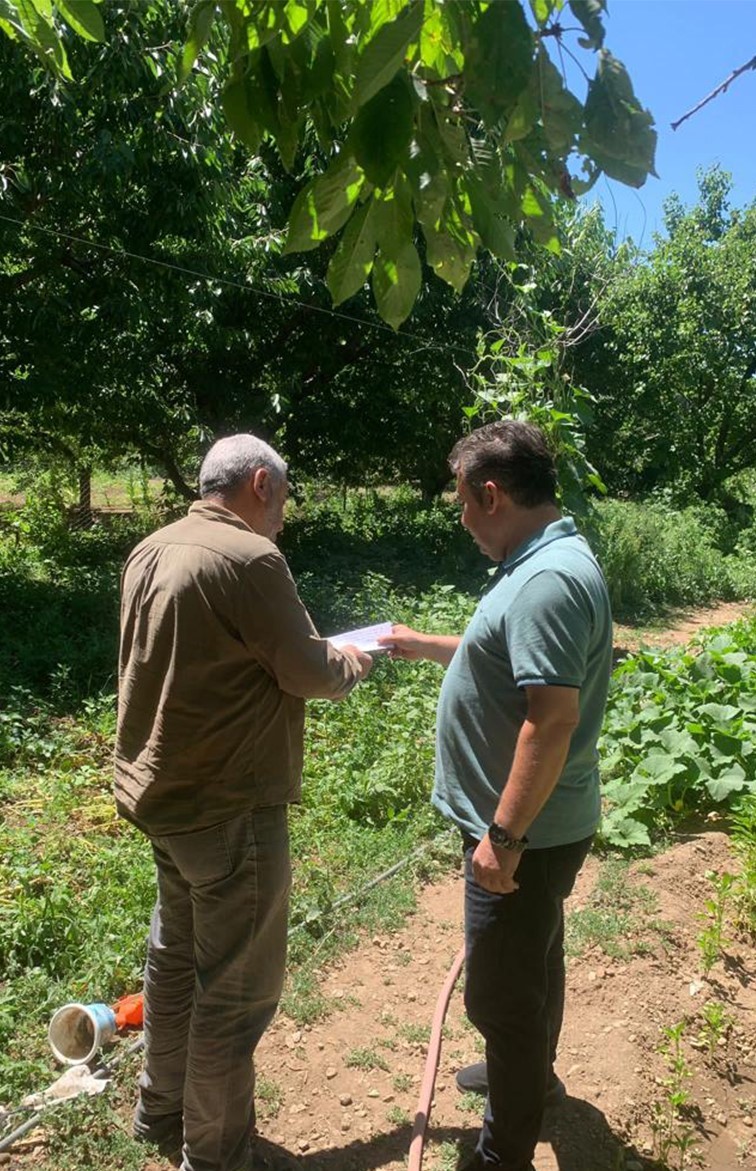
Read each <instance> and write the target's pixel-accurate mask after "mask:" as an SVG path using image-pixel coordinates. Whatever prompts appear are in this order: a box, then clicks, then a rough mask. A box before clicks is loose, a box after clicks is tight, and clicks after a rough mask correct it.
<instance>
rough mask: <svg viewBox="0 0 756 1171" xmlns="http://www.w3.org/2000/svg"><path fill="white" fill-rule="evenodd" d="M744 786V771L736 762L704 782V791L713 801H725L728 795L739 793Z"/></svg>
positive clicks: (745, 783) (745, 782)
mask: <svg viewBox="0 0 756 1171" xmlns="http://www.w3.org/2000/svg"><path fill="white" fill-rule="evenodd" d="M746 785H747V781H746V774H745V769H744V768H743V767H742V766H741V765H739V764H738V763H737V762H736V763H734V764H732V765H730V767H729V768H726V769H724V770H723V771H722V772H721V773H720V774H719V776H716V777H711V778H710V779H709V780H708V781H706V789H707V791H708V793H709V795H710V796H711V797H713V798H714V800H715V801H724V800H726V798H727V797H729V795H730V793H739V792H740V790H741V789H744V788H745V787H746Z"/></svg>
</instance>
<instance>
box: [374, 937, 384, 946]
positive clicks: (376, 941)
mask: <svg viewBox="0 0 756 1171" xmlns="http://www.w3.org/2000/svg"><path fill="white" fill-rule="evenodd" d="M373 947H383V940H382V939H379V937H378V936H377V935H374V936H373Z"/></svg>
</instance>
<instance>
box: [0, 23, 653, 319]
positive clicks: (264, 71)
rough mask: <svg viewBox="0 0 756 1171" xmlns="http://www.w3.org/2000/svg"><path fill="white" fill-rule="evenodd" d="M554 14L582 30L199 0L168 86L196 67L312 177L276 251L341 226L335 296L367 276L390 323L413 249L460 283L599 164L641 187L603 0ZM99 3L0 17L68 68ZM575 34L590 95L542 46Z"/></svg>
mask: <svg viewBox="0 0 756 1171" xmlns="http://www.w3.org/2000/svg"><path fill="white" fill-rule="evenodd" d="M114 7H115V8H117V7H118V6H114ZM137 7H138V9H139V11H141V12H143V13H149V9H150V7H151V4H150V3H145V4H143V5H140V6H137ZM567 7H568V9H569V12H570V15H571V18H572V19H573V20H574V21H575V22H576V24H577V29H575V28H572V29H569V30H568V29H567V28H566V27H565V26H564V25H563V24H562V23H561V22H560V16H561V13H562V12H563V11H566V8H565V5H564V4H563V2H562V0H530V8H529V10H527V11H526V9H525V7H524V5H523V4H521V3H520V0H457V2H456V3H448V2H445V0H376V2H375V3H371V4H365V3H364V2H363V0H286V2H280V0H256V2H253V3H249V2H248V0H198V2H197V3H195V4H194V5H193V7H192V9H191V15H190V19H189V27H188V34H187V36H186V41H185V45H184V49H183V52H182V54H181V57H180V63H179V65H178V68H177V71H176V73H177V75H176V77H175V81H176V83H177V84H179V83H182V82H183V83H185V82H186V81H187V80H188V79H189V78H190V77H191V76H192V75H193V74H194V73H195V72H196V67H197V62H199V67H200V69H201V70H202V71H204V72H206V73H207V75H208V76H209V77H210V78H211V79H212V83H213V86H214V90H213V92H214V94H215V98H216V100H217V101H218V102H219V104H220V105H221V107H222V109H223V112H224V114H225V117H226V119H227V121H228V124H229V125H230V126H231V128H232V130H233V131H234V134H235V135H236V136H237V138H238V140H239V141H240V142H242V143H243V144H244V145H245V147H246V148H247V149H248V150H249V151H250V152H251V153H253V154H255V153H256V152H258V151H259V150H260V147H261V145H262V144H263V143H264V142H265V141H266V140H270V141H273V142H274V143H275V145H276V148H277V150H278V152H279V155H280V158H281V160H282V162H283V164H284V166H285V167H286V168H287V169H288V170H291V171H293V170H295V169H296V168H300V169H301V168H302V167H303V166H304V167H305V170H309V172H310V178H309V180H308V181H307V182H306V183H305V185H304V187H303V188H302V190H301V191H300V194H299V196H298V198H297V200H296V202H295V203H294V205H293V208H292V209H291V214H290V217H289V227H288V238H287V249H288V250H289V251H292V252H299V251H307V250H310V249H313V248H317V247H318V246H319V245H320V244H321V243H322V242H323V241H326V240H328V239H329V238H330V237H333V236H335V235H337V234H339V233H340V238H339V243H338V247H337V248H336V249H335V250H334V251H333V254H332V255H331V257H330V262H329V266H328V274H327V280H328V286H329V289H330V292H331V296H332V298H333V301H334V303H336V304H340V303H341V302H342V301H344V300H347V299H348V298H350V297H352V296H354V295H355V294H356V293H358V292H359V290H360V289H361V288H362V287H363V285H364V284H365V282H366V281H367V280H368V279H370V281H371V286H372V291H373V295H374V297H375V301H376V304H377V306H378V309H379V312H380V314H381V316H382V317H383V318H384V320H386V321H388V322H389V323H390V324H392V325H393V326H394V327H398V326H399V325H400V324H401V322H402V321H404V320H405V318H406V317H407V315H408V314H409V312H410V311H411V309H412V306H413V304H414V302H415V300H416V297H417V294H418V292H419V289H420V287H421V284H422V279H423V267H422V259H423V255H424V257H425V259H427V261H428V264H429V265H430V267H431V268H432V269H433V271H434V272H435V273H436V274H437V275H439V276H440V277H442V279H444V280H445V281H447V282H448V283H449V284H450V285H452V287H453V288H455V289H456V290H460V289H461V288H463V287H464V285H465V283H466V281H467V279H468V277H469V274H470V270H471V267H472V264H473V261H474V259H475V256H476V253H477V252H478V249H479V248H480V247H481V246H482V247H483V248H485V249H486V250H488V251H489V252H490V253H492V254H493V255H494V256H496V257H498V258H500V259H503V260H505V261H511V260H513V259H514V255H515V247H514V230H515V228H516V226H517V225H519V224H521V223H525V224H527V225H528V227H529V228H530V229H531V231H532V232H533V233H534V235H535V236H536V237H537V238H538V239H539V240H540V241H541V242H542V243H544V244H545V245H546V246H548V247H551V248H553V249H557V248H558V246H559V245H558V239H557V236H556V234H555V232H554V227H553V220H552V203H553V200H554V199H555V198H557V197H558V196H559V195H567V196H570V195H572V194H573V193H574V192H578V191H580V190H586V189H587V188H588V187H589V186H590V185H591V184H592V183H593V182H595V180H596V179H597V178H598V176H599V175H600V174H602V173H604V174H606V175H608V176H610V177H611V178H614V179H618V180H619V181H620V182H623V183H629V184H631V185H633V186H641V185H642V183H643V182H644V181H645V179H646V177H647V175H648V174H649V173H651V172H653V161H654V150H655V144H656V134H655V132H654V130H653V120H652V117H651V115H650V113H649V112H648V111H647V110H645V109H643V107H642V106H641V105H640V103H639V102H638V100H637V99H636V97H635V94H634V91H633V87H632V83H631V81H630V78H629V76H628V74H627V72H626V70H625V68H624V66H623V65H622V64H621V62H620V61H619V60H617V58H615V57H614V56H612V54H611V53H610V52H609V51H608V50H607V49H605V48H604V37H605V33H604V26H603V23H602V15H603V12H604V10H605V0H569V4H568V6H567ZM104 11H105V16H106V20H105V22H104V23H103V20H102V17H101V14H100V11H99V9H98V7H97V5H96V4H95V3H94V2H90V0H77V3H76V4H75V5H74V4H72V3H71V2H70V0H55V2H53V0H0V28H2V29H3V31H5V32H6V33H7V34H8V35H10V36H11V37H13V38H15V39H16V40H18V41H20V42H23V43H25V44H26V45H27V46H29V47H30V48H32V49H33V50H34V51H35V52H36V53H37V54H38V55H39V56H40V57H41V58H42V60H43V61H45V62H46V63H47V64H48V66H49V67H50V68H51V69H52V70H53V71H54V72H55V73H56V74H57V75H58V76H59V77H61V78H69V77H70V76H71V75H72V74H73V73H74V72H75V70H72V68H71V66H70V63H69V54H68V53H67V51H66V45H67V44H68V43H70V41H71V40H72V37H71V33H72V32H73V33H76V34H78V35H79V36H83V37H88V38H90V39H95V40H101V39H102V38H103V37H107V36H108V24H109V21H110V15H109V12H110V9H107V10H104ZM575 32H577V33H578V36H577V42H576V44H577V48H578V53H579V54H580V55H581V56H583V57H585V55H586V54H587V53H596V54H597V67H596V71H595V75H594V77H593V78H592V79H591V80H590V82H589V84H588V90H587V95H586V96H585V99H584V100H583V99H581V98H579V97H578V96H576V95H575V94H574V93H573V92H572V91H571V90H570V89H569V88H568V86H567V84H566V82H565V76H564V71H563V69H561V68H559V67H558V66H557V64H556V63H555V61H554V60H552V56H551V55H550V46H555V47H556V52H557V60H559V61H560V64H561V55H562V53H563V51H564V52H569V54H570V55H571V56H574V54H573V50H572V48H570V47H569V46H568V44H567V38H568V37H570V36H572V35H573V34H574V33H575ZM586 59H587V58H586ZM580 68H581V69H582V68H583V66H582V64H581V65H580ZM305 156H306V157H305ZM575 164H577V166H578V168H579V169H580V174H578V175H573V174H571V172H570V169H569V168H570V166H573V168H574V165H575Z"/></svg>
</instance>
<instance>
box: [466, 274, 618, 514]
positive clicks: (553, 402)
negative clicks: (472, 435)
mask: <svg viewBox="0 0 756 1171" xmlns="http://www.w3.org/2000/svg"><path fill="white" fill-rule="evenodd" d="M512 268H513V270H514V272H515V274H516V278H517V279H513V282H512V284H513V290H514V296H513V297H512V299H511V301H510V302H509V305H508V308H507V318H506V320H504V321H502V322H501V323H500V324H499V326H498V328H497V329H496V330H495V331H494V332H493V333H491V334H490V335H489V336H488V337H485V338H481V339H480V341H479V344H478V361H477V363H476V365H475V366H474V367H473V369H472V371H471V372H470V375H469V382H470V385H471V389H472V390H473V393H474V395H475V401H474V403H473V405H472V406H470V407H466V408H465V414H466V415H467V416H468V418H469V419H470V420H474V421H475V422H476V423H480V422H487V421H489V420H490V419H491V418H500V417H502V416H506V417H508V418H515V419H526V420H527V421H528V422H531V423H535V424H536V425H537V426H538V427H540V428H541V430H542V431H543V432H544V433H545V434H546V436H547V437H548V439H549V442H550V444H551V447H552V449H553V451H554V454H555V456H556V462H557V471H558V476H559V486H560V494H561V502H562V505H563V507H564V508H565V509H566V510H567V511H568V512H570V513H580V512H583V511H584V510H585V507H586V489H590V488H592V489H594V491H598V492H603V491H604V485H603V483H602V481H601V479H600V477H599V476H598V475H597V473H596V469H595V468H594V467H593V466H592V465H591V464H590V463H589V462H588V460H587V458H586V455H585V434H584V431H585V428H586V427H587V426H588V425H589V424H590V423H591V421H592V417H593V416H592V410H591V402H592V400H591V396H590V395H589V394H588V392H587V391H586V390H585V389H584V388H583V387H581V386H577V385H575V384H573V382H572V381H571V379H570V376H569V374H567V373H566V371H565V369H564V358H565V348H566V345H567V344H568V342H569V331H568V329H567V327H566V326H564V325H560V324H559V323H558V322H557V320H556V319H555V317H554V315H553V314H552V312H551V310H550V309H542V308H540V307H539V306H538V303H537V301H536V300H535V299H534V297H533V292H534V289H535V287H536V283H535V273H534V272H532V271H527V270H523V268H522V267H520V268H519V269H518V268H517V266H512Z"/></svg>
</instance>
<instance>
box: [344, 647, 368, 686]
mask: <svg viewBox="0 0 756 1171" xmlns="http://www.w3.org/2000/svg"><path fill="white" fill-rule="evenodd" d="M341 649H342V651H346V652H347V654H350V655H351V656H352V658H354V659H356V660H357V665H358V667H359V668H360V682H362V680H363V679H366V678H367V676H368V675H369V674H370V668H371V667H372V666H373V660H372V657H371V656H370V655H368V654H366V652H365V651H361V650H360V649H359V647H356V646H352V645H351V643H350V644H349V645H348V646H343V647H342V648H341Z"/></svg>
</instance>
